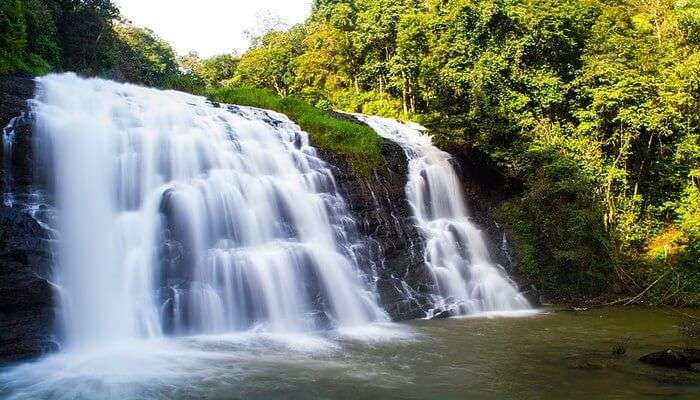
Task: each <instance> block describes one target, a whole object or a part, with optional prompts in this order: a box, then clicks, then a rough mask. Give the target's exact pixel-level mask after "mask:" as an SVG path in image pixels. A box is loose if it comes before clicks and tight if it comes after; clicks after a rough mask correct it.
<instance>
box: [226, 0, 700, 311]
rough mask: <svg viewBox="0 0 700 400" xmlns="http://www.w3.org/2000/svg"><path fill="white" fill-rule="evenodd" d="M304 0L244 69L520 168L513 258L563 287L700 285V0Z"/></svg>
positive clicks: (686, 297)
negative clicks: (694, 192)
mask: <svg viewBox="0 0 700 400" xmlns="http://www.w3.org/2000/svg"><path fill="white" fill-rule="evenodd" d="M313 10H314V11H313V15H312V16H311V17H310V18H309V20H308V21H307V22H306V23H304V24H303V25H302V26H297V27H295V28H294V29H292V30H290V31H288V32H280V31H275V32H274V33H270V34H269V37H263V39H262V40H261V41H260V42H259V43H260V44H259V45H258V46H256V47H255V48H254V49H253V50H251V51H250V52H249V53H247V54H244V55H243V60H244V61H245V63H246V64H247V65H246V68H244V71H245V72H244V73H241V74H238V75H237V76H238V79H239V82H245V83H246V84H250V85H255V86H260V87H267V88H271V89H274V90H277V92H278V93H280V94H285V95H286V94H292V95H295V96H299V97H301V98H303V99H306V100H308V101H310V102H311V103H312V104H323V105H324V107H325V106H327V104H328V103H331V104H332V107H335V108H340V109H344V110H348V111H359V112H365V113H370V114H380V115H387V116H395V117H410V118H413V119H416V120H418V121H420V122H421V123H423V124H424V125H426V126H427V127H428V128H429V129H430V130H431V131H432V133H433V137H434V140H435V142H436V143H437V144H438V145H440V146H444V147H450V148H454V147H456V146H473V147H477V148H479V149H481V150H482V151H484V152H486V153H488V154H490V155H491V157H492V158H493V159H494V161H496V163H497V164H498V165H499V166H500V168H501V169H502V172H503V173H504V174H506V175H508V176H510V177H511V178H514V179H517V180H520V181H521V182H523V184H524V190H523V192H522V193H520V194H518V195H516V196H514V197H513V198H512V199H510V200H509V201H508V202H506V204H505V205H504V206H503V207H502V210H501V214H502V217H503V218H504V219H505V220H507V222H509V223H510V224H511V225H512V226H513V227H514V230H515V232H516V234H517V236H518V237H519V243H520V247H521V249H520V250H521V253H522V255H523V263H522V268H521V269H522V270H523V272H525V273H526V274H528V275H530V276H531V277H532V278H533V280H534V281H536V282H538V283H540V285H541V286H542V287H543V288H545V289H546V290H548V291H550V292H552V293H555V292H556V293H558V295H559V297H577V296H578V297H582V296H587V295H589V296H590V295H596V294H599V293H601V292H605V291H606V290H608V289H611V288H612V286H615V288H621V289H627V290H629V291H631V292H641V291H642V290H643V289H644V288H646V287H648V286H649V285H651V284H652V283H654V282H656V284H655V285H654V286H653V290H650V291H649V292H648V293H650V294H653V296H656V297H657V299H658V300H660V301H671V302H683V301H685V302H689V303H697V301H696V300H693V299H694V298H696V297H693V296H695V295H694V294H693V293H697V292H698V290H697V289H698V286H699V285H697V282H698V281H699V280H700V278H698V277H699V276H700V271H698V269H699V268H700V267H699V265H700V262H699V261H698V260H699V259H700V257H697V252H696V251H697V250H696V247H695V246H696V244H694V243H696V242H694V240H696V239H694V238H697V233H693V232H697V229H696V228H697V227H699V226H700V221H698V220H697V218H694V217H690V216H689V215H697V212H698V210H697V209H695V208H693V207H690V206H689V205H688V204H691V203H692V201H691V200H692V196H691V195H689V194H688V193H689V190H690V189H688V188H692V187H697V184H698V183H697V180H698V178H697V171H698V170H700V156H698V154H700V149H699V148H698V136H699V135H700V51H699V46H700V0H654V1H647V0H574V1H566V2H564V1H558V0H481V1H475V0H449V1H444V0H423V1H419V0H316V1H315V2H314V8H313ZM262 43H265V44H266V45H265V46H263V45H262ZM280 43H281V44H284V45H280ZM290 43H293V44H294V45H293V46H291V47H290V45H289V44H290ZM285 46H287V47H285ZM283 49H286V50H283ZM242 64H243V61H242ZM234 80H235V79H234ZM693 185H695V186H693ZM689 227H690V228H689ZM693 227H696V228H693ZM671 233H672V234H671ZM669 237H672V238H673V240H672V241H671V242H672V243H674V244H672V247H673V248H674V249H676V250H674V251H675V253H674V255H673V257H666V258H664V259H663V260H662V261H661V262H659V261H658V259H657V258H655V256H650V254H652V253H654V252H653V251H650V250H649V249H650V248H654V244H655V243H666V242H668V240H666V239H667V238H669ZM662 247H663V246H662ZM660 278H661V279H660ZM657 280H658V282H657ZM693 282H695V283H693ZM670 288H674V289H673V290H670ZM667 292H669V293H667ZM673 293H675V294H673Z"/></svg>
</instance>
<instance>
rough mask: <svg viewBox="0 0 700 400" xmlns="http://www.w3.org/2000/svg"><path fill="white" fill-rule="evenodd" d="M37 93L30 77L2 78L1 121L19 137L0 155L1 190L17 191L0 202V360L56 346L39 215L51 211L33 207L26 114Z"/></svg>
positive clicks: (47, 244)
mask: <svg viewBox="0 0 700 400" xmlns="http://www.w3.org/2000/svg"><path fill="white" fill-rule="evenodd" d="M33 94H34V81H33V80H32V79H31V78H29V77H16V76H15V77H0V125H1V127H2V128H5V127H8V126H9V127H10V128H11V129H12V131H13V136H14V140H13V141H12V145H11V147H8V143H5V141H3V152H2V153H1V154H0V157H1V158H0V165H1V166H2V169H1V173H2V176H0V178H1V179H2V184H3V186H2V188H1V190H2V192H3V194H4V195H5V194H7V192H8V190H9V189H11V190H12V201H11V202H8V203H7V204H0V363H2V362H9V361H17V360H22V359H27V358H31V357H35V356H38V355H41V354H44V353H47V352H50V351H54V350H56V348H57V345H56V343H55V341H54V340H53V338H52V336H51V335H52V332H53V322H54V315H55V312H54V299H53V297H54V290H53V287H52V285H51V284H50V283H49V281H48V277H49V276H50V275H51V264H52V252H51V236H50V232H49V231H48V230H47V229H45V228H44V227H42V225H41V224H40V223H39V222H38V220H37V218H41V217H46V216H47V215H48V214H49V211H48V210H47V209H46V207H45V206H37V207H35V208H29V207H28V205H29V204H30V202H31V200H33V199H34V200H35V199H36V196H37V195H36V194H35V193H34V191H33V190H32V187H31V186H32V184H33V182H32V180H33V175H34V174H33V171H34V160H33V152H32V149H33V143H32V135H31V122H30V121H29V118H27V114H28V107H27V100H28V99H30V98H32V96H33ZM8 131H9V130H8ZM3 201H4V199H3ZM35 217H36V218H35Z"/></svg>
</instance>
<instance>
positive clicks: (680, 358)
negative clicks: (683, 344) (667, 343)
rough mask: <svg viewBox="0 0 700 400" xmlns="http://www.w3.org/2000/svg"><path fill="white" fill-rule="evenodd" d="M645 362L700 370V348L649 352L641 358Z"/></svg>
mask: <svg viewBox="0 0 700 400" xmlns="http://www.w3.org/2000/svg"><path fill="white" fill-rule="evenodd" d="M639 361H641V362H643V363H645V364H651V365H656V366H660V367H667V368H687V369H692V370H694V371H700V349H684V350H673V349H667V350H664V351H657V352H655V353H651V354H647V355H645V356H643V357H641V358H640V359H639Z"/></svg>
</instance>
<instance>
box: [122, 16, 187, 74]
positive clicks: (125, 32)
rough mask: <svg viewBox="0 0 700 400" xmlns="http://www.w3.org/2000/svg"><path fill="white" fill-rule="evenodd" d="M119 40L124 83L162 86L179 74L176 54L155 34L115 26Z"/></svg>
mask: <svg viewBox="0 0 700 400" xmlns="http://www.w3.org/2000/svg"><path fill="white" fill-rule="evenodd" d="M114 31H115V32H116V36H117V39H118V41H119V45H118V53H119V63H118V65H117V69H118V74H119V75H120V77H121V79H122V80H125V81H128V82H134V83H141V84H144V85H149V86H163V85H164V84H165V83H166V81H167V80H168V79H169V78H170V77H172V76H174V75H176V74H177V73H178V68H177V63H176V60H175V53H174V52H173V49H172V48H171V47H170V45H169V44H168V43H166V42H164V41H163V40H161V39H160V38H158V37H157V36H156V35H155V33H153V31H151V30H149V29H146V28H137V27H134V26H131V25H126V24H119V25H117V26H115V28H114Z"/></svg>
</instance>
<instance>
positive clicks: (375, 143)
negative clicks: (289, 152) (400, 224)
mask: <svg viewBox="0 0 700 400" xmlns="http://www.w3.org/2000/svg"><path fill="white" fill-rule="evenodd" d="M208 95H209V97H210V98H211V99H212V100H214V101H217V102H220V103H228V104H238V105H242V106H251V107H258V108H266V109H269V110H274V111H277V112H280V113H283V114H285V115H287V116H288V117H289V118H290V119H291V120H292V121H294V122H296V123H297V124H299V126H301V128H302V129H303V130H304V131H306V132H308V133H309V136H310V138H311V141H312V143H313V145H314V146H315V147H318V148H319V149H321V150H323V151H327V152H331V153H334V154H337V155H339V156H341V157H343V158H345V159H346V160H347V161H348V163H349V164H350V165H351V166H352V168H353V169H354V170H355V171H356V172H357V173H360V174H362V175H367V174H369V173H370V172H371V171H372V169H373V168H374V167H376V166H377V165H378V164H379V162H380V161H381V157H382V156H381V153H380V148H379V146H380V143H381V138H380V137H379V135H377V133H376V132H374V130H372V129H371V128H370V127H368V126H366V125H361V124H358V123H354V122H350V121H346V120H341V119H337V118H334V117H332V116H330V115H328V114H327V113H325V112H323V111H322V110H320V109H318V108H316V107H313V106H311V105H309V104H307V103H305V102H303V101H302V100H299V99H296V98H294V97H280V96H277V95H276V94H275V93H274V92H272V91H270V90H265V89H256V88H221V89H213V90H211V91H210V92H209V93H208Z"/></svg>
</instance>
